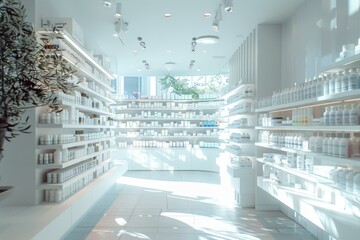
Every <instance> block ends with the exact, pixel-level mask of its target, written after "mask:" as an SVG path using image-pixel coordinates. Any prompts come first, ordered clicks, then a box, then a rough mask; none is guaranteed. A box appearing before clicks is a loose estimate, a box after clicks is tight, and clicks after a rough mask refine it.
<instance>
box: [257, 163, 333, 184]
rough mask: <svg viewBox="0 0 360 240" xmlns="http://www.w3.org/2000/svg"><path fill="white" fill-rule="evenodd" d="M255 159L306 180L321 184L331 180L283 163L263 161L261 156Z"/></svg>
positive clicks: (329, 182)
mask: <svg viewBox="0 0 360 240" xmlns="http://www.w3.org/2000/svg"><path fill="white" fill-rule="evenodd" d="M256 160H257V161H258V162H260V163H266V164H269V165H270V166H272V167H274V168H278V169H280V170H282V171H284V172H287V173H290V174H292V175H295V176H298V177H300V178H303V179H306V180H308V181H311V182H315V183H323V184H331V181H330V180H328V179H325V178H322V177H319V176H316V175H314V174H311V173H307V172H305V171H300V170H298V169H296V168H290V167H287V166H284V165H280V164H276V163H272V162H267V161H264V159H263V158H257V159H256Z"/></svg>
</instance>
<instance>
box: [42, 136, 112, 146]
mask: <svg viewBox="0 0 360 240" xmlns="http://www.w3.org/2000/svg"><path fill="white" fill-rule="evenodd" d="M112 139H114V137H109V138H98V139H91V140H86V141H79V142H72V143H64V144H56V145H38V146H37V148H38V149H65V148H72V147H78V146H84V145H87V144H91V143H97V142H104V141H110V140H112Z"/></svg>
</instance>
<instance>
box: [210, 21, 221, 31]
mask: <svg viewBox="0 0 360 240" xmlns="http://www.w3.org/2000/svg"><path fill="white" fill-rule="evenodd" d="M212 28H213V30H214V31H215V32H218V31H219V30H220V22H219V21H218V20H217V19H214V21H213V23H212Z"/></svg>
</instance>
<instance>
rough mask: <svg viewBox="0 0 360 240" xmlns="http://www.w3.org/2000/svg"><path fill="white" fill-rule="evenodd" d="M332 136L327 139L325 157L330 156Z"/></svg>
mask: <svg viewBox="0 0 360 240" xmlns="http://www.w3.org/2000/svg"><path fill="white" fill-rule="evenodd" d="M333 140H334V138H333V135H331V136H330V137H329V138H328V142H327V150H326V154H327V155H330V156H331V155H332V149H333V145H332V144H333Z"/></svg>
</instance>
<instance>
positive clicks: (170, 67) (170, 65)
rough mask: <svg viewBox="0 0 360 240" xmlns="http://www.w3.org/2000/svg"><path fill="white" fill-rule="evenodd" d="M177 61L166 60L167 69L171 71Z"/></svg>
mask: <svg viewBox="0 0 360 240" xmlns="http://www.w3.org/2000/svg"><path fill="white" fill-rule="evenodd" d="M174 66H175V63H174V62H166V63H165V69H166V70H167V71H168V72H170V71H171V70H173V69H174Z"/></svg>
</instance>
